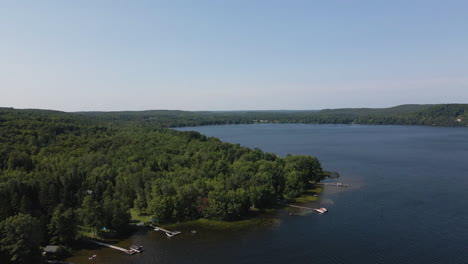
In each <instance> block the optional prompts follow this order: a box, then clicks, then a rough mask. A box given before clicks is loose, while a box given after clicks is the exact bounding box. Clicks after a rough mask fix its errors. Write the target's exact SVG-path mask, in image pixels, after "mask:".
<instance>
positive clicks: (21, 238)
mask: <svg viewBox="0 0 468 264" xmlns="http://www.w3.org/2000/svg"><path fill="white" fill-rule="evenodd" d="M41 239H42V232H41V228H40V222H39V220H38V219H37V218H34V217H32V216H30V215H28V214H18V215H15V216H10V217H8V218H6V219H5V220H3V221H2V222H0V260H2V259H3V260H5V262H3V261H2V263H39V261H40V259H41V252H40V250H39V245H40V242H41Z"/></svg>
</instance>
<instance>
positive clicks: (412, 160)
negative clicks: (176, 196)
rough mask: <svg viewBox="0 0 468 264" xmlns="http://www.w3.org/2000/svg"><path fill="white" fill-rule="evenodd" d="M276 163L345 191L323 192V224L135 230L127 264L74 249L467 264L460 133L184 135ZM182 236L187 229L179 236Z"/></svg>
mask: <svg viewBox="0 0 468 264" xmlns="http://www.w3.org/2000/svg"><path fill="white" fill-rule="evenodd" d="M178 130H184V131H186V130H195V131H199V132H201V133H202V134H205V135H207V136H213V137H218V138H220V139H221V140H223V141H226V142H231V143H239V144H241V145H243V146H247V147H252V148H253V147H258V148H261V149H262V150H264V151H267V152H273V153H276V154H278V155H282V156H284V155H286V154H288V153H290V154H307V155H312V156H316V157H317V158H319V160H320V161H321V163H322V165H323V167H324V168H325V169H326V170H331V171H338V172H339V173H340V174H341V178H340V179H339V181H340V182H343V183H349V184H351V187H349V188H339V187H325V190H324V192H323V193H322V194H321V201H320V202H315V203H309V204H307V205H309V206H311V207H314V206H318V205H323V206H325V207H327V208H328V209H329V213H328V214H325V215H318V214H309V215H305V216H289V215H288V214H287V212H286V211H285V210H280V211H278V212H277V213H276V214H277V215H276V218H277V221H276V222H275V224H272V225H270V226H267V227H261V228H256V229H254V230H246V231H242V232H212V231H211V232H210V231H203V230H201V231H200V234H198V235H192V234H189V232H184V233H183V234H182V235H180V236H176V237H173V238H167V237H166V236H165V235H164V234H163V233H161V232H154V231H140V232H138V233H136V234H134V235H133V236H131V237H130V238H129V239H128V240H126V241H122V242H120V243H118V245H120V246H123V247H128V246H129V245H131V244H137V245H143V246H144V247H145V249H146V251H145V252H144V253H141V254H137V255H134V256H127V255H125V254H124V253H122V252H119V251H115V250H112V249H108V248H100V249H94V250H82V251H80V252H77V255H76V256H74V257H73V258H70V259H69V261H72V262H75V263H89V260H88V257H89V256H92V255H93V254H96V255H97V258H96V263H162V264H168V263H237V264H238V263H281V264H284V263H288V264H293V263H330V264H335V263H347V264H349V263H359V264H363V263H369V264H375V263H424V264H428V263H468V128H448V127H422V126H361V125H299V124H292V125H289V124H279V125H273V124H261V125H226V126H207V127H191V128H183V129H178ZM182 231H187V230H182Z"/></svg>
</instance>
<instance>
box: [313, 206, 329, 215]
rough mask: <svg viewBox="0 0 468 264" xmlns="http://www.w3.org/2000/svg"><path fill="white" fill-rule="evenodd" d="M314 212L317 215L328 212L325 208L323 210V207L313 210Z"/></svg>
mask: <svg viewBox="0 0 468 264" xmlns="http://www.w3.org/2000/svg"><path fill="white" fill-rule="evenodd" d="M314 211H316V212H317V213H320V214H324V213H326V212H328V210H327V208H325V207H321V208H318V209H314Z"/></svg>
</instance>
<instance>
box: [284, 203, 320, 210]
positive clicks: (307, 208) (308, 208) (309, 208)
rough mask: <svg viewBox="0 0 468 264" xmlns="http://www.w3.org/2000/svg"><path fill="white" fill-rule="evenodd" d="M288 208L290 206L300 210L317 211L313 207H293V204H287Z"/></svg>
mask: <svg viewBox="0 0 468 264" xmlns="http://www.w3.org/2000/svg"><path fill="white" fill-rule="evenodd" d="M286 205H287V206H290V207H295V208H299V209H306V210H315V209H316V208H311V207H305V206H299V205H292V204H286Z"/></svg>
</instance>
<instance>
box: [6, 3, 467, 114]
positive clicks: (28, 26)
mask: <svg viewBox="0 0 468 264" xmlns="http://www.w3.org/2000/svg"><path fill="white" fill-rule="evenodd" d="M409 103H411V104H412V103H416V104H428V103H429V104H431V103H468V1H461V0H460V1H452V0H447V1H431V0H426V1H411V0H404V1H402V0H392V1H388V0H368V1H365V0H360V1H358V0H355V1H344V0H342V1H335V0H327V1H318V0H317V1H314V0H309V1H295V0H288V1H286V0H284V1H275V0H268V1H267V0H265V1H256V0H241V1H222V0H218V1H205V0H197V1H189V0H187V1H177V0H170V1H156V0H154V1H117V0H113V1H111V0H99V1H96V0H89V1H65V0H63V1H47V0H45V1H13V0H4V1H2V2H1V3H0V106H1V107H14V108H41V109H55V110H62V111H115V110H149V109H180V110H265V109H323V108H342V107H389V106H395V105H400V104H409Z"/></svg>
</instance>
